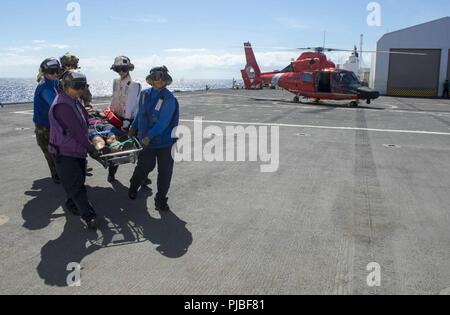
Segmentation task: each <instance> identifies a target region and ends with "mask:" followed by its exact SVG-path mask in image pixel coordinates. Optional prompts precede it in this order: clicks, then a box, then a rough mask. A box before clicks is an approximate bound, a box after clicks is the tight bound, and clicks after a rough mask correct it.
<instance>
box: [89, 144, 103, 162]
mask: <svg viewBox="0 0 450 315" xmlns="http://www.w3.org/2000/svg"><path fill="white" fill-rule="evenodd" d="M88 153H89V156H90V157H91V158H93V159H94V160H98V159H99V158H100V156H101V155H102V154H101V153H100V151H98V150H97V149H96V148H95V146H94V145H93V144H92V145H91V146H90V147H89V148H88Z"/></svg>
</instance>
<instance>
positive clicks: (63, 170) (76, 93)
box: [49, 71, 100, 230]
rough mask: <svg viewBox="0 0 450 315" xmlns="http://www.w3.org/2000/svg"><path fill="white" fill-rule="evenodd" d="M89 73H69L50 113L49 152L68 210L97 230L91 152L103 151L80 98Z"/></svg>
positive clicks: (94, 155)
mask: <svg viewBox="0 0 450 315" xmlns="http://www.w3.org/2000/svg"><path fill="white" fill-rule="evenodd" d="M86 82H87V80H86V76H84V75H83V74H81V73H79V72H73V71H68V72H66V73H65V74H64V75H63V77H62V79H61V82H60V93H59V94H58V95H57V96H56V99H55V101H54V102H53V105H52V107H51V108H50V112H49V121H50V144H49V152H50V154H51V155H52V157H53V160H54V161H55V165H56V170H57V172H58V175H59V178H60V180H61V184H62V186H63V188H64V190H65V192H66V194H67V202H66V205H65V206H66V209H67V210H68V211H70V212H71V213H73V214H75V215H81V218H82V219H83V220H84V222H85V223H86V225H87V227H88V228H89V229H93V230H95V229H97V215H96V213H95V210H94V208H93V207H92V205H91V204H90V202H89V200H88V196H87V190H86V186H85V181H86V158H87V154H88V153H89V155H90V156H91V157H92V158H94V159H96V158H98V157H99V156H100V153H99V151H97V149H96V148H95V146H94V145H93V144H92V143H91V142H90V141H89V130H88V126H89V114H88V113H87V111H86V109H85V108H84V106H83V104H82V102H81V101H80V96H81V95H82V93H83V91H84V90H85V89H86V84H87V83H86Z"/></svg>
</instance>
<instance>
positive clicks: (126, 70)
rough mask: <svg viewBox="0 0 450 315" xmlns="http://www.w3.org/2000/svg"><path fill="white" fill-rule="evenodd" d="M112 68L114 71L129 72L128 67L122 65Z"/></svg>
mask: <svg viewBox="0 0 450 315" xmlns="http://www.w3.org/2000/svg"><path fill="white" fill-rule="evenodd" d="M114 70H115V71H116V72H129V71H130V69H129V68H128V67H125V66H122V67H115V68H114Z"/></svg>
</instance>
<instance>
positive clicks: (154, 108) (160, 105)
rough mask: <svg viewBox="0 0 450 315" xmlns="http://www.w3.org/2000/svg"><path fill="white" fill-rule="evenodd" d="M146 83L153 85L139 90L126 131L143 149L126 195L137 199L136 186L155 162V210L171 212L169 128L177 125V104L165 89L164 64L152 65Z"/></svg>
mask: <svg viewBox="0 0 450 315" xmlns="http://www.w3.org/2000/svg"><path fill="white" fill-rule="evenodd" d="M147 83H148V84H150V85H151V86H152V88H151V89H148V90H144V91H142V93H141V95H140V99H139V111H138V114H137V115H136V118H135V120H134V121H133V124H132V125H131V128H130V132H129V136H130V137H136V136H137V138H138V140H140V141H141V143H142V144H143V147H144V150H143V151H142V152H141V153H140V155H139V159H138V163H137V167H136V169H135V171H134V174H133V177H132V179H131V186H130V189H129V192H128V195H129V197H130V199H131V200H135V199H136V198H137V193H138V189H139V187H141V186H142V184H143V183H144V181H145V180H146V179H147V176H148V175H149V174H150V173H151V172H152V171H153V170H154V169H155V167H156V163H158V193H157V194H156V198H155V206H156V210H157V211H170V207H169V205H168V203H167V202H168V198H167V194H168V192H169V189H170V184H171V180H172V174H173V167H174V160H173V157H172V146H173V145H174V144H175V142H176V139H173V138H172V131H173V130H174V129H175V128H176V127H177V126H178V124H179V105H178V101H177V99H176V98H175V96H174V95H173V94H172V93H171V92H170V91H169V90H168V89H167V86H169V85H170V84H171V83H172V78H171V76H170V75H169V70H168V69H167V68H166V67H165V66H163V67H156V68H153V69H152V70H151V71H150V75H149V76H148V77H147Z"/></svg>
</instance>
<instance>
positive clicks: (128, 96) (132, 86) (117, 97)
mask: <svg viewBox="0 0 450 315" xmlns="http://www.w3.org/2000/svg"><path fill="white" fill-rule="evenodd" d="M134 68H135V67H134V65H133V64H132V63H131V60H130V58H128V57H126V56H119V57H117V58H116V59H115V60H114V64H113V65H112V67H111V70H113V71H114V72H117V74H119V78H118V79H115V80H114V83H113V97H112V102H111V111H112V112H113V113H114V114H115V115H116V116H117V118H119V119H120V120H121V121H122V130H123V131H124V132H128V130H129V128H130V126H131V123H132V122H133V120H134V118H135V117H136V114H137V112H138V110H139V96H140V93H141V90H142V87H141V84H140V83H138V82H135V81H133V80H132V78H131V75H130V72H132V71H133V70H134ZM118 169H119V167H118V166H115V167H110V168H109V174H108V182H110V183H114V182H115V181H116V178H115V176H116V173H117V170H118ZM150 184H151V181H150V180H149V179H147V180H146V181H145V182H144V183H143V184H142V185H143V186H147V185H150Z"/></svg>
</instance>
